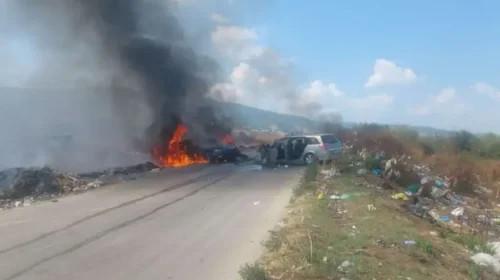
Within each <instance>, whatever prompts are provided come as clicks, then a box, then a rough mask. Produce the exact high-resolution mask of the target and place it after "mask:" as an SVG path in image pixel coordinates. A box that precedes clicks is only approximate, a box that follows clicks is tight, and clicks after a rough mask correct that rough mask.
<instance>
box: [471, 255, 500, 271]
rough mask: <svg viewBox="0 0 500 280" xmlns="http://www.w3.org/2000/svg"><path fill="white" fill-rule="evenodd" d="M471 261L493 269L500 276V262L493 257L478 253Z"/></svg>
mask: <svg viewBox="0 0 500 280" xmlns="http://www.w3.org/2000/svg"><path fill="white" fill-rule="evenodd" d="M471 260H472V261H473V262H474V263H475V264H477V265H479V266H486V267H491V268H493V270H494V271H495V273H496V274H500V260H498V258H495V257H494V256H492V255H489V254H486V253H477V254H475V255H474V256H472V257H471Z"/></svg>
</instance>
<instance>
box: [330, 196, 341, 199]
mask: <svg viewBox="0 0 500 280" xmlns="http://www.w3.org/2000/svg"><path fill="white" fill-rule="evenodd" d="M330 199H340V196H338V195H330Z"/></svg>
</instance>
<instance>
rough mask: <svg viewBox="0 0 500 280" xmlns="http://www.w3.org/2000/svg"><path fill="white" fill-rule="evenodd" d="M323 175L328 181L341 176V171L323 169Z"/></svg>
mask: <svg viewBox="0 0 500 280" xmlns="http://www.w3.org/2000/svg"><path fill="white" fill-rule="evenodd" d="M320 173H321V175H323V176H325V177H326V179H330V178H331V177H334V176H337V175H339V174H340V173H339V171H338V170H337V169H323V170H321V171H320Z"/></svg>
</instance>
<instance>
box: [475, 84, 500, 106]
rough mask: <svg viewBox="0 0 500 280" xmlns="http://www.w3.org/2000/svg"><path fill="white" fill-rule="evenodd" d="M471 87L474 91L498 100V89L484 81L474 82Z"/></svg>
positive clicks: (499, 91) (499, 92) (499, 94)
mask: <svg viewBox="0 0 500 280" xmlns="http://www.w3.org/2000/svg"><path fill="white" fill-rule="evenodd" d="M472 89H473V90H475V91H476V93H479V94H485V95H487V96H489V97H490V98H492V99H494V100H496V101H500V90H498V89H497V88H495V87H493V86H491V85H489V84H487V83H485V82H477V83H475V84H474V85H473V86H472Z"/></svg>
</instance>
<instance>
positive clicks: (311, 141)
mask: <svg viewBox="0 0 500 280" xmlns="http://www.w3.org/2000/svg"><path fill="white" fill-rule="evenodd" d="M306 144H307V145H316V144H319V141H318V139H316V138H314V137H307V138H306Z"/></svg>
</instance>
